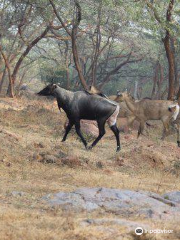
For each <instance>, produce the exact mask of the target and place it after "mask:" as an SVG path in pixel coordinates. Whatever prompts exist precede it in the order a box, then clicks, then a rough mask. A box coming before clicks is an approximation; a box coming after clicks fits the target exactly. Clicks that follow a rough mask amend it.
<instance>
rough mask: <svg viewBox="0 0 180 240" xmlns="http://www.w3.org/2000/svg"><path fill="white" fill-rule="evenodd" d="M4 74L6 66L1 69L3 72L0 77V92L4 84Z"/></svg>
mask: <svg viewBox="0 0 180 240" xmlns="http://www.w3.org/2000/svg"><path fill="white" fill-rule="evenodd" d="M5 76H6V67H5V69H4V71H3V74H2V77H1V82H0V93H1V92H2V87H3V84H4V81H5Z"/></svg>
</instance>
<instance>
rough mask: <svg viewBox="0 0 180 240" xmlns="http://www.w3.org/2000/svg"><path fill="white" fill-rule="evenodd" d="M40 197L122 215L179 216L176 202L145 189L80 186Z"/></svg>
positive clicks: (74, 207) (88, 209)
mask: <svg viewBox="0 0 180 240" xmlns="http://www.w3.org/2000/svg"><path fill="white" fill-rule="evenodd" d="M43 200H45V201H46V202H48V203H49V204H50V205H51V206H57V205H58V206H61V207H62V208H65V209H67V208H68V209H70V210H72V209H74V210H78V211H79V210H86V211H94V210H103V211H106V212H110V213H115V214H118V215H121V216H124V217H130V216H141V217H145V218H160V219H168V218H169V219H171V218H173V217H174V216H176V219H180V205H179V204H178V203H175V202H174V201H170V200H167V199H164V198H163V197H162V196H160V195H158V194H155V193H152V192H145V191H139V192H138V191H130V190H119V189H109V188H80V189H77V190H75V191H73V192H70V193H64V192H60V193H57V194H49V195H47V196H45V197H43Z"/></svg>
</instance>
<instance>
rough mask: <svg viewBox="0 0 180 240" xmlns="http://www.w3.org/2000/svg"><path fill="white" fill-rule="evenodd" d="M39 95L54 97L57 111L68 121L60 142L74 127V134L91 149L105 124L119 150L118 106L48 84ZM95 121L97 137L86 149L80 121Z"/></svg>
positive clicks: (92, 95)
mask: <svg viewBox="0 0 180 240" xmlns="http://www.w3.org/2000/svg"><path fill="white" fill-rule="evenodd" d="M38 94H39V95H43V96H54V97H55V98H56V99H57V103H58V107H59V109H60V108H62V109H63V110H64V111H65V112H66V115H67V117H68V119H69V123H68V125H67V127H66V130H65V134H64V136H63V139H62V141H63V142H64V141H65V140H66V137H67V135H68V133H69V131H70V130H71V128H72V126H73V125H75V129H76V133H77V134H78V136H79V137H80V138H81V140H82V142H83V144H84V146H85V147H86V148H87V149H91V148H93V147H94V146H95V145H96V144H97V143H98V141H99V140H100V139H101V138H102V137H103V135H104V134H105V123H106V122H107V123H108V125H109V126H110V129H111V130H112V132H113V133H114V135H115V137H116V142H117V151H119V150H120V140H119V130H118V128H117V126H116V120H117V116H118V114H119V105H118V103H116V102H113V101H111V100H110V99H108V98H105V97H102V96H99V95H98V94H93V93H92V94H91V93H89V92H86V91H78V92H71V91H67V90H65V89H63V88H61V87H59V86H58V85H56V84H50V85H48V86H46V87H45V88H44V89H43V90H41V91H40V92H39V93H38ZM81 119H87V120H96V121H97V124H98V128H99V135H98V137H97V138H96V139H95V140H94V142H93V143H92V144H91V145H90V146H89V147H87V143H86V140H85V139H84V137H83V136H82V133H81V130H80V120H81Z"/></svg>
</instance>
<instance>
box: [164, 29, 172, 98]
mask: <svg viewBox="0 0 180 240" xmlns="http://www.w3.org/2000/svg"><path fill="white" fill-rule="evenodd" d="M163 43H164V47H165V50H166V56H167V59H168V64H169V90H168V99H169V100H173V98H174V94H175V91H174V84H175V64H174V54H173V51H172V49H171V44H170V34H169V31H166V36H165V38H164V39H163Z"/></svg>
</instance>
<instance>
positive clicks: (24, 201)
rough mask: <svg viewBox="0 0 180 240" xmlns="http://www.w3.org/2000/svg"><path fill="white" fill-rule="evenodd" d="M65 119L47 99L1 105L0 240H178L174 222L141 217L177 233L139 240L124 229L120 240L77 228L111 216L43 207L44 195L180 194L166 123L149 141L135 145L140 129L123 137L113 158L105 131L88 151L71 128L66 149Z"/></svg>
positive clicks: (179, 163)
mask: <svg viewBox="0 0 180 240" xmlns="http://www.w3.org/2000/svg"><path fill="white" fill-rule="evenodd" d="M65 119H66V118H65V114H64V113H60V112H59V111H58V108H57V106H56V103H55V102H53V101H50V100H46V99H45V98H41V99H38V98H37V99H33V100H28V99H25V98H22V99H14V100H12V99H8V98H1V99H0V176H1V177H0V206H1V207H0V239H3V240H5V239H8V240H11V239H13V240H15V239H26V240H32V239H33V240H34V239H42V240H46V239H48V240H50V239H53V240H54V239H57V240H59V239H63V240H65V239H68V240H70V239H78V240H79V239H80V240H81V239H82V240H86V239H88V240H89V239H179V238H180V233H179V232H180V227H179V226H178V225H177V224H173V223H166V224H165V223H163V222H161V221H159V222H158V223H156V222H152V221H151V220H144V219H138V221H142V222H143V223H150V224H151V225H152V226H159V227H161V228H162V227H164V226H165V227H166V228H168V227H169V228H173V230H174V233H173V235H171V236H169V235H167V236H163V237H162V236H153V238H152V236H151V238H150V237H149V236H147V237H144V238H137V236H134V234H133V233H127V232H126V230H125V229H123V228H120V229H118V230H119V232H120V235H121V237H122V238H118V237H119V235H118V236H117V235H113V234H111V235H109V234H110V233H109V232H103V233H102V232H101V231H100V230H99V229H98V228H95V227H93V226H91V227H82V226H81V225H80V224H79V222H80V221H81V220H82V219H84V218H92V217H98V218H111V217H113V215H112V213H102V212H95V213H86V212H79V213H73V212H65V211H63V210H61V209H60V208H51V207H49V206H48V205H45V204H44V203H42V201H41V198H42V197H43V196H44V195H46V194H49V193H57V192H60V191H65V192H66V191H72V190H74V189H77V188H79V187H108V188H119V189H130V190H131V189H132V190H147V191H153V192H156V193H159V194H163V193H165V192H169V191H174V190H176V191H177V190H179V189H180V148H177V146H176V135H172V136H169V137H168V138H167V139H166V141H161V140H160V135H161V123H153V127H152V128H150V129H149V130H148V132H149V134H148V136H142V137H140V138H139V139H138V140H137V138H136V135H137V132H136V131H132V133H130V134H124V133H121V146H122V150H121V152H120V153H116V152H115V149H116V142H115V138H114V136H113V134H112V132H111V131H110V130H109V129H108V126H107V127H106V129H107V133H106V135H105V137H104V138H103V139H102V141H101V142H100V143H99V144H98V145H97V147H95V148H94V149H93V150H92V151H87V150H85V149H84V147H83V145H82V143H81V142H80V140H79V138H78V137H77V135H76V134H75V132H74V130H72V132H71V133H70V134H69V136H68V138H67V141H66V142H64V143H62V142H61V139H62V135H63V132H64V127H63V124H64V121H65ZM86 138H87V139H88V141H90V142H91V141H92V137H90V136H86ZM18 192H20V193H18ZM133 220H137V219H133ZM114 228H118V227H117V226H114Z"/></svg>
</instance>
